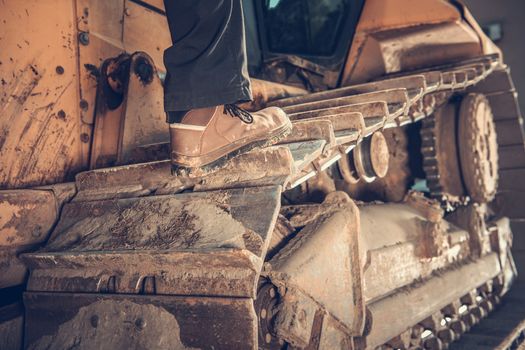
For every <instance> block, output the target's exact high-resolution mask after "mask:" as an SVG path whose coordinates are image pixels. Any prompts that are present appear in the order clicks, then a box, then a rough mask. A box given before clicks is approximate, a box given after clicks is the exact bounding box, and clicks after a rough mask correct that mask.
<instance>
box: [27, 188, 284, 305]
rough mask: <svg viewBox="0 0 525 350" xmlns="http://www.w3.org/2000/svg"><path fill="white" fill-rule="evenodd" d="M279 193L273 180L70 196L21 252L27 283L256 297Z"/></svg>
mask: <svg viewBox="0 0 525 350" xmlns="http://www.w3.org/2000/svg"><path fill="white" fill-rule="evenodd" d="M279 200H280V187H279V186H274V187H259V188H252V189H247V188H246V189H239V190H222V191H216V192H205V193H187V194H179V195H165V196H152V197H143V198H129V199H121V200H108V201H90V202H72V203H69V204H67V205H65V206H64V209H63V212H62V216H61V220H60V221H59V223H58V225H57V227H56V229H55V230H54V232H53V234H52V236H51V238H50V239H49V241H48V243H47V245H46V247H45V248H44V249H42V250H40V251H39V252H36V253H30V254H24V255H23V259H24V260H25V262H26V263H27V264H28V266H29V268H30V269H31V271H32V272H31V278H30V279H29V282H28V289H29V290H33V291H35V290H36V291H42V290H44V291H57V292H58V291H68V292H101V291H104V290H112V291H113V292H115V293H132V294H133V293H141V291H143V290H144V289H148V288H150V289H153V290H155V293H159V294H179V295H180V294H183V295H212V296H218V295H222V296H223V295H229V296H236V297H242V296H244V297H253V296H254V294H255V285H256V283H257V280H258V276H259V271H260V269H261V268H262V261H263V257H264V255H265V254H266V250H267V247H268V244H269V240H270V233H271V232H272V230H273V226H274V224H275V221H276V218H277V215H278V210H279ZM166 266H171V268H169V269H167V268H166ZM148 285H151V287H149V286H148Z"/></svg>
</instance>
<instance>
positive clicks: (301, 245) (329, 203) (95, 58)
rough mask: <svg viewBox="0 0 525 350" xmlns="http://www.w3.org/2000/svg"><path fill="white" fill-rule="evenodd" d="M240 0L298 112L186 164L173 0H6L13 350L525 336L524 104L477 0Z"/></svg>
mask: <svg viewBox="0 0 525 350" xmlns="http://www.w3.org/2000/svg"><path fill="white" fill-rule="evenodd" d="M243 10H244V17H245V28H246V30H245V31H246V42H247V51H248V63H249V70H250V76H251V77H252V88H253V95H254V99H253V101H251V102H247V103H244V104H243V105H242V107H243V108H245V109H247V110H251V111H253V110H258V109H260V108H263V107H266V106H279V107H281V108H283V110H284V111H285V112H286V113H287V114H288V116H289V118H290V119H291V121H292V123H293V130H292V132H291V134H290V135H288V136H287V137H286V138H285V139H283V140H281V141H279V143H278V144H276V145H273V146H271V147H267V148H263V149H259V150H252V151H250V152H247V153H244V154H241V155H239V156H237V157H235V158H233V159H231V160H230V161H228V162H227V163H226V164H224V166H222V167H220V168H218V169H215V170H214V171H211V172H203V173H200V174H196V175H194V176H187V177H186V176H173V175H172V174H171V171H170V169H171V165H170V161H169V142H168V140H169V135H168V128H167V125H166V123H165V114H164V111H163V81H164V78H165V75H166V74H165V67H164V64H163V60H162V54H163V51H164V49H166V48H167V47H169V46H170V45H171V38H170V34H169V31H168V26H167V22H166V17H165V12H164V5H163V2H162V1H160V0H111V1H107V0H53V1H52V0H27V1H18V0H4V1H2V2H1V3H0V47H1V50H0V165H1V166H0V349H22V348H23V349H323V350H324V349H356V350H357V349H414V350H415V349H447V348H450V349H453V348H454V347H455V346H456V347H457V348H461V349H494V348H497V349H517V348H518V347H520V348H521V347H522V346H523V344H524V338H525V337H524V332H525V331H524V330H525V323H523V322H521V321H522V320H523V319H525V317H524V316H523V306H520V305H521V304H520V303H519V301H520V300H521V301H523V296H521V293H520V292H519V291H518V292H515V290H516V289H515V288H516V284H515V285H514V286H513V282H514V281H515V280H516V277H517V269H516V264H515V263H514V258H513V255H512V251H511V247H512V242H513V237H518V236H519V235H524V234H525V232H521V231H525V230H524V229H523V227H520V224H519V223H520V219H521V220H523V219H524V218H525V214H524V213H522V212H521V211H520V209H519V208H520V206H521V204H522V203H525V197H521V196H520V193H523V192H520V191H523V190H524V188H523V186H524V183H523V181H522V180H521V179H522V178H523V174H524V172H525V146H524V139H523V128H522V123H523V122H522V117H521V114H520V111H519V106H518V102H517V93H516V90H515V87H514V85H513V82H512V78H511V76H510V70H509V67H508V66H507V65H506V64H505V63H504V60H503V55H502V53H501V51H500V50H499V49H498V47H497V46H496V45H495V44H494V43H493V42H492V41H491V40H490V39H489V38H488V37H487V35H486V34H485V33H484V32H483V30H482V28H481V27H480V26H479V25H478V24H477V23H476V21H475V20H474V18H473V16H472V15H471V13H470V12H469V10H468V9H467V8H466V7H465V5H464V4H462V3H461V2H460V1H454V0H450V1H449V0H366V1H365V0H317V1H311V0H261V1H255V0H243ZM174 79H176V77H174ZM211 80H213V79H211ZM505 303H507V304H505ZM505 307H507V309H509V310H510V311H509V312H511V313H512V312H514V314H513V317H510V318H509V317H507V321H508V319H512V320H513V321H515V322H514V323H510V322H501V321H498V320H497V319H496V320H495V319H491V317H495V316H493V315H496V314H497V313H498V310H496V309H498V308H501V309H503V308H505ZM494 310H496V311H494ZM520 310H521V311H520ZM519 312H522V313H521V314H519ZM520 315H521V316H520ZM507 316H508V315H507ZM484 322H489V323H486V324H492V326H491V327H492V328H491V327H488V328H487V326H485V329H489V330H492V331H479V330H478V331H477V329H479V327H482V326H483V324H484ZM490 322H491V323H490ZM502 325H508V327H507V328H504V327H503V326H502ZM495 328H497V330H498V332H495V331H494V329H495ZM482 329H483V328H482Z"/></svg>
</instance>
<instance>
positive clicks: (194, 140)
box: [164, 0, 292, 175]
mask: <svg viewBox="0 0 525 350" xmlns="http://www.w3.org/2000/svg"><path fill="white" fill-rule="evenodd" d="M241 1H242V0H164V4H165V8H166V13H167V17H168V23H169V26H170V31H171V36H172V40H173V46H172V47H170V48H169V49H168V50H166V51H165V53H164V63H165V66H166V69H167V78H166V81H165V83H164V89H165V94H164V107H165V110H166V114H167V121H168V123H169V124H170V138H171V160H172V164H173V171H174V173H175V174H178V175H185V174H196V175H199V174H202V170H204V171H208V170H211V169H213V168H215V167H216V166H219V165H220V164H222V162H224V161H226V160H228V159H229V158H231V157H234V156H235V155H237V154H239V153H242V152H246V151H248V150H250V149H253V148H255V147H264V146H266V145H270V144H272V143H275V142H277V141H278V140H279V139H281V138H283V137H284V136H285V135H287V134H288V133H289V132H290V131H291V129H292V125H291V123H290V121H289V120H288V118H287V116H286V114H285V113H284V112H283V111H282V110H281V109H279V108H277V107H270V108H267V109H264V110H262V111H259V112H256V113H249V112H247V111H244V110H242V109H240V108H239V107H237V106H236V105H235V103H237V102H241V101H247V100H251V98H252V96H251V91H250V80H249V78H248V70H247V63H246V46H245V42H244V23H243V13H242V5H241Z"/></svg>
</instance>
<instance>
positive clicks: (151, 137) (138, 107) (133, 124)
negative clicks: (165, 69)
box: [117, 53, 169, 164]
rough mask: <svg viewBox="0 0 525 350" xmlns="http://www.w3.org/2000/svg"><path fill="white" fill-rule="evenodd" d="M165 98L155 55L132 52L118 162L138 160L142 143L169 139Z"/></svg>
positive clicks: (126, 162) (155, 142) (144, 144)
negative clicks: (136, 154)
mask: <svg viewBox="0 0 525 350" xmlns="http://www.w3.org/2000/svg"><path fill="white" fill-rule="evenodd" d="M163 101H164V89H163V87H162V83H161V81H160V78H159V76H158V74H157V70H156V68H155V66H154V63H153V61H152V60H151V58H150V57H149V56H148V55H146V54H143V53H137V54H134V55H132V56H131V62H130V72H129V82H128V88H127V94H126V99H125V100H124V103H125V105H126V109H125V114H124V119H123V120H122V123H121V130H120V135H119V136H120V137H119V138H120V140H119V149H118V156H117V162H118V164H129V163H132V162H134V159H133V152H134V151H135V150H136V149H137V148H139V147H141V146H147V145H149V144H157V143H162V142H168V141H169V133H168V127H167V124H166V118H165V113H164V104H163Z"/></svg>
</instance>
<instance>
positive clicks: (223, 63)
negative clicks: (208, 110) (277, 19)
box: [164, 0, 252, 123]
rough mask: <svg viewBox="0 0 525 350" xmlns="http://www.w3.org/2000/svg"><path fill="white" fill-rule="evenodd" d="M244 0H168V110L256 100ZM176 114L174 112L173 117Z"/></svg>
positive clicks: (166, 55) (165, 85) (166, 58)
mask: <svg viewBox="0 0 525 350" xmlns="http://www.w3.org/2000/svg"><path fill="white" fill-rule="evenodd" d="M241 1H242V0H164V6H165V9H166V15H167V17H168V24H169V27H170V32H171V38H172V41H173V46H172V47H170V48H168V49H167V50H166V51H165V52H164V64H165V66H166V70H167V75H166V81H165V84H164V109H165V110H166V112H172V111H185V110H189V109H194V108H202V107H212V106H218V105H223V104H229V103H236V102H241V101H248V100H251V98H252V94H251V90H250V79H249V77H248V68H247V62H246V44H245V34H244V17H243V12H242V3H241ZM170 115H175V114H174V113H168V122H171V123H173V122H178V121H177V120H170V119H173V118H174V117H170Z"/></svg>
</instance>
